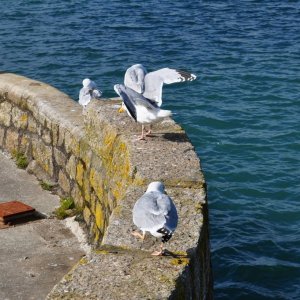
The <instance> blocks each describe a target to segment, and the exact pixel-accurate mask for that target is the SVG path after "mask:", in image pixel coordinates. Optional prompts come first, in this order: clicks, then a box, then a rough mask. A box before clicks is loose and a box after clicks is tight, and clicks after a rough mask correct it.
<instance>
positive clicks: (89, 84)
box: [78, 78, 102, 107]
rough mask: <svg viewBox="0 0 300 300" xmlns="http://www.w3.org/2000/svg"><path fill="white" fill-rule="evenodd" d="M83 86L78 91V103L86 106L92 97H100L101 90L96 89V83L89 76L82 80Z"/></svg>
mask: <svg viewBox="0 0 300 300" xmlns="http://www.w3.org/2000/svg"><path fill="white" fill-rule="evenodd" d="M82 85H83V87H82V88H81V90H80V92H79V101H78V102H79V104H80V105H82V106H83V107H85V106H87V105H88V104H89V103H90V101H91V100H92V99H100V97H101V95H102V92H101V91H100V90H99V89H97V86H96V83H95V82H94V81H92V80H90V79H89V78H85V79H84V80H83V81H82Z"/></svg>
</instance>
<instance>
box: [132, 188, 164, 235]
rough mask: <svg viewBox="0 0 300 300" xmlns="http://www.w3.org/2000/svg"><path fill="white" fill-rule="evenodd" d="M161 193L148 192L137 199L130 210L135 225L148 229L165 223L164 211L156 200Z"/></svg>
mask: <svg viewBox="0 0 300 300" xmlns="http://www.w3.org/2000/svg"><path fill="white" fill-rule="evenodd" d="M161 195H162V194H161V193H159V192H150V193H145V194H144V195H143V196H142V197H141V198H140V199H138V201H137V202H136V203H135V205H134V207H133V211H132V214H133V222H134V224H135V225H136V226H137V227H139V228H144V229H147V230H149V231H150V230H152V229H155V228H157V229H158V228H160V227H162V226H163V225H164V224H165V223H166V217H165V212H164V211H163V210H162V208H161V207H160V206H159V204H158V202H157V200H158V198H159V197H160V196H161Z"/></svg>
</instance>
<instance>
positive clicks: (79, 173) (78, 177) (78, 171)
mask: <svg viewBox="0 0 300 300" xmlns="http://www.w3.org/2000/svg"><path fill="white" fill-rule="evenodd" d="M83 172H84V168H83V164H82V163H81V162H79V163H78V164H77V167H76V181H77V182H78V184H79V185H80V186H81V187H82V185H83Z"/></svg>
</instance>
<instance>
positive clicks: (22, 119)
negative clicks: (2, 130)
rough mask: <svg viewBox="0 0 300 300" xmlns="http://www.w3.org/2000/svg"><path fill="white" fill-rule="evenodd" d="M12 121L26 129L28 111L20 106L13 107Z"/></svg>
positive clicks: (18, 126)
mask: <svg viewBox="0 0 300 300" xmlns="http://www.w3.org/2000/svg"><path fill="white" fill-rule="evenodd" d="M12 122H13V124H14V126H15V127H16V128H22V129H26V128H27V124H28V113H27V112H25V111H22V110H20V109H19V108H18V107H13V109H12Z"/></svg>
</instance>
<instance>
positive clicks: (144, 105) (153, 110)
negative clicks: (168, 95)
mask: <svg viewBox="0 0 300 300" xmlns="http://www.w3.org/2000/svg"><path fill="white" fill-rule="evenodd" d="M114 90H115V92H116V93H117V94H118V95H119V96H120V97H121V98H122V100H123V103H122V107H121V108H120V109H119V112H122V111H123V110H126V111H127V114H128V115H129V116H130V117H131V118H132V119H133V120H135V121H136V122H138V123H141V124H142V134H141V136H140V137H139V138H138V139H139V140H144V139H145V137H146V136H147V135H149V134H150V133H151V130H149V131H148V132H146V133H144V129H145V124H153V123H156V122H159V121H161V120H162V119H164V118H166V117H169V116H171V114H172V112H171V111H170V110H165V109H161V108H160V107H158V106H157V105H156V104H155V102H152V101H150V100H148V99H147V98H145V97H144V96H143V95H141V94H139V93H137V92H135V91H134V90H132V89H131V88H128V87H126V86H124V85H122V84H115V85H114Z"/></svg>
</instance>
